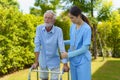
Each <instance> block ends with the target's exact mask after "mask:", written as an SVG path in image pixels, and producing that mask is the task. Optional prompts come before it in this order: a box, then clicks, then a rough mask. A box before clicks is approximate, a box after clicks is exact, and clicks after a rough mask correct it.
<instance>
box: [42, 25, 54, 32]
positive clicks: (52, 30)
mask: <svg viewBox="0 0 120 80" xmlns="http://www.w3.org/2000/svg"><path fill="white" fill-rule="evenodd" d="M54 28H55V26H54V25H53V27H52V29H51V30H50V32H49V33H54V32H55V30H54ZM42 30H43V31H46V29H45V26H44V27H43V28H42Z"/></svg>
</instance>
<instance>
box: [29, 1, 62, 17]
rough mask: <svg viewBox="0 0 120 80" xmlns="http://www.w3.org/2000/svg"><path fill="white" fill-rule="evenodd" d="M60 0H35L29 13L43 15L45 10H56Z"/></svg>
mask: <svg viewBox="0 0 120 80" xmlns="http://www.w3.org/2000/svg"><path fill="white" fill-rule="evenodd" d="M59 2H60V0H36V2H35V4H34V6H35V7H33V8H31V11H30V13H31V14H34V15H43V14H44V13H45V11H46V10H56V8H57V6H58V4H59Z"/></svg>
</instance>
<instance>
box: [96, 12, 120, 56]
mask: <svg viewBox="0 0 120 80" xmlns="http://www.w3.org/2000/svg"><path fill="white" fill-rule="evenodd" d="M119 20H120V14H119V12H117V11H114V12H113V13H112V16H111V18H110V20H107V21H105V22H102V23H100V24H99V25H98V31H99V33H100V36H101V40H102V44H103V48H104V49H108V50H110V51H109V52H112V56H113V57H120V22H119Z"/></svg>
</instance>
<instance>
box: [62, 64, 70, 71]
mask: <svg viewBox="0 0 120 80" xmlns="http://www.w3.org/2000/svg"><path fill="white" fill-rule="evenodd" d="M63 70H64V72H69V67H68V65H67V63H66V64H64V66H63Z"/></svg>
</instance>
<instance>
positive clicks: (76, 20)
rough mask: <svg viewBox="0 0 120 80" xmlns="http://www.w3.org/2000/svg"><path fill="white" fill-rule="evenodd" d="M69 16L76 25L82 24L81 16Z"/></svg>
mask: <svg viewBox="0 0 120 80" xmlns="http://www.w3.org/2000/svg"><path fill="white" fill-rule="evenodd" d="M68 15H69V17H70V19H71V21H72V22H73V23H75V24H77V23H79V22H80V20H81V17H80V15H79V16H77V17H76V16H74V15H72V14H70V13H69V14H68Z"/></svg>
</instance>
